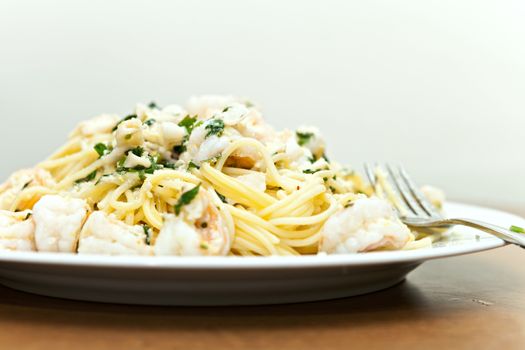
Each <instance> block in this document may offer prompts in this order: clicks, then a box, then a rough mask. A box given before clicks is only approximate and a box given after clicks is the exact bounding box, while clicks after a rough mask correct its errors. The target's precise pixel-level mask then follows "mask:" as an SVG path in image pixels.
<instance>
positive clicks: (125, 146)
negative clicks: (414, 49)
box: [0, 96, 431, 256]
mask: <svg viewBox="0 0 525 350" xmlns="http://www.w3.org/2000/svg"><path fill="white" fill-rule="evenodd" d="M0 209H2V210H1V212H0V246H1V247H3V248H5V249H12V250H36V251H55V252H71V253H88V254H112V255H118V254H137V255H179V256H184V255H186V256H188V255H191V256H195V255H202V256H207V255H242V256H269V255H301V254H317V253H320V252H324V253H328V254H330V253H344V252H346V253H356V252H364V251H371V250H381V249H410V248H419V247H423V246H428V245H429V244H430V243H431V239H430V238H429V236H428V235H425V234H420V233H416V232H412V231H410V230H409V229H408V228H406V226H404V225H403V224H402V223H401V222H399V220H398V219H397V218H396V217H395V213H394V211H393V210H392V208H391V206H390V205H389V204H388V203H387V202H386V201H384V200H381V199H378V198H375V197H374V196H373V190H372V188H371V187H370V186H369V185H368V184H366V183H365V182H364V181H363V180H362V179H361V177H360V176H359V174H357V173H356V172H355V171H353V170H352V169H349V168H347V167H344V166H342V165H340V164H338V163H336V162H331V161H329V159H328V157H327V154H326V149H325V142H324V140H323V138H322V136H321V135H320V132H319V130H318V129H317V128H314V127H300V128H298V129H297V130H295V131H291V130H282V131H275V130H274V129H273V128H272V127H271V126H270V125H268V124H267V123H266V121H265V120H264V119H263V118H262V114H261V112H260V110H259V109H258V108H257V107H256V106H254V105H253V103H251V102H249V101H246V100H243V99H240V98H235V97H229V96H202V97H194V98H192V99H190V101H189V102H188V103H187V104H186V106H184V107H181V106H178V105H169V106H166V107H159V106H157V105H156V104H154V103H151V104H149V105H143V104H139V105H137V106H136V108H135V110H134V111H133V113H131V114H129V115H127V116H125V117H121V116H118V115H112V114H104V115H100V116H97V117H95V118H92V119H90V120H87V121H84V122H82V123H80V124H79V125H78V127H77V128H76V129H75V130H74V131H73V132H72V133H71V134H70V137H69V139H68V140H67V142H66V143H65V145H63V146H62V147H60V149H58V150H57V151H56V152H55V153H53V154H52V155H51V156H50V157H49V158H48V159H47V160H45V161H43V162H41V163H40V164H38V165H37V166H36V167H35V168H33V169H25V170H22V171H19V172H17V173H15V174H13V176H11V178H10V179H8V181H7V182H6V183H4V184H3V185H2V186H1V187H0ZM2 217H4V218H3V219H2ZM24 224H25V226H23V225H24ZM16 225H18V228H17V226H16ZM31 225H32V226H31ZM7 231H9V232H8V233H5V232H7ZM2 232H4V233H2Z"/></svg>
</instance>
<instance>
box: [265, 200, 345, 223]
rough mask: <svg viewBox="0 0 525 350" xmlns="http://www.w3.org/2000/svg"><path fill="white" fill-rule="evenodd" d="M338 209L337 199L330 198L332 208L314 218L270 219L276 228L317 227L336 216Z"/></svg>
mask: <svg viewBox="0 0 525 350" xmlns="http://www.w3.org/2000/svg"><path fill="white" fill-rule="evenodd" d="M337 209H339V204H338V203H337V201H336V200H335V198H330V207H328V209H326V210H325V211H324V212H322V213H320V214H317V215H313V216H306V217H280V218H275V219H270V220H269V221H270V223H272V224H273V225H275V226H283V225H285V226H286V225H290V226H305V225H315V224H318V223H321V222H325V221H326V220H328V218H329V217H330V216H331V215H332V214H334V213H335V212H336V211H337Z"/></svg>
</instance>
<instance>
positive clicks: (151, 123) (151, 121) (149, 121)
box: [144, 119, 157, 126]
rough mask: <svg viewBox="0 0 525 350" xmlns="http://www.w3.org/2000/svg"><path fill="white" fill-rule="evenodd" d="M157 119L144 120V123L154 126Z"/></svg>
mask: <svg viewBox="0 0 525 350" xmlns="http://www.w3.org/2000/svg"><path fill="white" fill-rule="evenodd" d="M156 122H157V121H156V120H155V119H148V120H146V121H145V122H144V124H146V125H147V126H152V125H153V124H155V123H156Z"/></svg>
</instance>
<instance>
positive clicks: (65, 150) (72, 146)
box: [48, 137, 82, 159]
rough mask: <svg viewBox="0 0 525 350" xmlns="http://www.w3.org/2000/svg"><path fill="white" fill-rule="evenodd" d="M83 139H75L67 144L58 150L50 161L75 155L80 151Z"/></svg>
mask: <svg viewBox="0 0 525 350" xmlns="http://www.w3.org/2000/svg"><path fill="white" fill-rule="evenodd" d="M81 141H82V139H81V138H80V137H76V138H73V139H71V140H69V141H68V142H66V144H64V145H63V146H61V147H60V148H59V149H57V150H56V151H55V152H54V153H53V154H51V155H50V156H49V157H48V159H56V158H60V157H62V156H64V155H66V154H69V153H73V152H75V151H77V150H79V149H80V148H81V147H80V144H81Z"/></svg>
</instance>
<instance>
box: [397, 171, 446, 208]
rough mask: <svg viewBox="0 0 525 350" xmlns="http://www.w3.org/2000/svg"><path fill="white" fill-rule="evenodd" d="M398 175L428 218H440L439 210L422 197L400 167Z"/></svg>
mask: <svg viewBox="0 0 525 350" xmlns="http://www.w3.org/2000/svg"><path fill="white" fill-rule="evenodd" d="M399 173H400V174H401V177H402V178H403V180H404V182H405V184H406V185H407V187H408V189H409V190H410V192H412V196H413V197H414V198H415V200H416V201H417V202H418V203H419V205H420V206H421V208H422V209H423V210H424V211H425V212H426V213H427V214H428V215H429V216H431V217H434V218H440V217H441V214H440V213H439V210H437V208H436V207H435V206H434V205H433V204H431V203H430V202H429V201H428V200H427V199H426V197H425V195H423V193H422V192H421V191H420V190H419V188H418V187H417V186H416V184H415V183H414V182H413V181H412V180H411V179H410V176H409V175H408V173H407V172H406V170H405V169H404V168H403V167H402V166H400V167H399Z"/></svg>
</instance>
